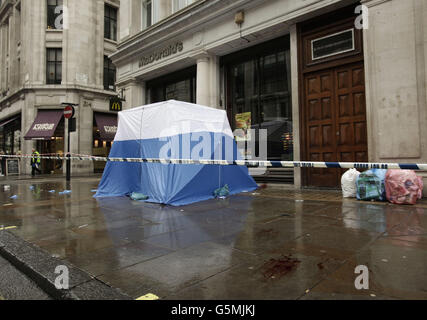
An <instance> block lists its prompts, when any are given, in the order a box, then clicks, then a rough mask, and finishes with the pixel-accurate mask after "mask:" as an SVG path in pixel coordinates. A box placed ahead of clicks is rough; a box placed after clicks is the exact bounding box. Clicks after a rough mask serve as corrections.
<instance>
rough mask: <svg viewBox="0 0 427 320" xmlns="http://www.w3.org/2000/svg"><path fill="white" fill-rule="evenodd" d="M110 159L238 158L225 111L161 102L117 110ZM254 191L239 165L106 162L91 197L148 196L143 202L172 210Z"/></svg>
mask: <svg viewBox="0 0 427 320" xmlns="http://www.w3.org/2000/svg"><path fill="white" fill-rule="evenodd" d="M110 157H111V158H142V159H146V158H153V159H192V160H200V159H211V160H240V159H241V155H240V153H239V151H238V149H237V144H236V142H235V140H234V136H233V132H232V131H231V128H230V124H229V122H228V118H227V114H226V112H225V111H224V110H218V109H214V108H209V107H205V106H200V105H195V104H191V103H186V102H180V101H175V100H171V101H166V102H161V103H156V104H152V105H147V106H143V107H139V108H135V109H131V110H126V111H122V112H120V113H119V117H118V129H117V134H116V137H115V139H114V144H113V147H112V149H111V152H110ZM225 185H228V186H229V190H230V195H234V194H238V193H241V192H250V191H253V190H256V189H257V188H258V186H257V184H256V183H255V181H254V180H253V178H252V177H251V176H250V175H249V173H248V169H247V168H246V167H242V166H231V165H230V166H220V165H195V164H162V163H124V162H108V163H107V166H106V168H105V171H104V175H103V177H102V180H101V182H100V185H99V187H98V192H97V193H96V195H95V197H97V198H101V197H121V196H127V195H130V194H132V193H141V194H144V195H147V196H148V197H149V199H148V200H147V201H148V202H152V203H160V204H167V205H173V206H181V205H187V204H190V203H194V202H199V201H204V200H208V199H213V198H214V192H215V190H217V189H219V188H222V187H224V186H225Z"/></svg>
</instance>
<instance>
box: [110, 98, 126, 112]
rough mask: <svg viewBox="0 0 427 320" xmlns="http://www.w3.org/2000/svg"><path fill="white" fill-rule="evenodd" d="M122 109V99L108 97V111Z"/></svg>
mask: <svg viewBox="0 0 427 320" xmlns="http://www.w3.org/2000/svg"><path fill="white" fill-rule="evenodd" d="M122 109H123V104H122V101H121V100H120V99H119V98H117V97H114V98H111V99H110V111H116V112H120V111H122Z"/></svg>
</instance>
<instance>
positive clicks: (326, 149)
mask: <svg viewBox="0 0 427 320" xmlns="http://www.w3.org/2000/svg"><path fill="white" fill-rule="evenodd" d="M304 86H305V88H304V91H305V92H304V118H305V119H304V124H305V137H306V139H305V140H306V145H305V155H306V158H307V159H306V160H309V161H326V162H335V161H341V162H367V161H368V148H367V125H366V98H365V75H364V64H363V62H357V63H353V64H349V65H344V66H339V67H335V68H329V69H326V70H322V71H318V72H314V73H308V74H305V75H304ZM342 173H343V170H339V169H307V170H306V172H305V179H306V180H305V184H306V185H307V186H314V187H338V186H339V185H340V178H341V175H342Z"/></svg>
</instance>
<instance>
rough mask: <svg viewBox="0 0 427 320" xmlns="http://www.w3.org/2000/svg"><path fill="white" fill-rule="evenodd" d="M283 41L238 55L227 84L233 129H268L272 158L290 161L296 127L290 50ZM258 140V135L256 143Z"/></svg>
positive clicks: (270, 155)
mask: <svg viewBox="0 0 427 320" xmlns="http://www.w3.org/2000/svg"><path fill="white" fill-rule="evenodd" d="M282 41H283V42H284V40H282ZM283 42H281V41H279V42H277V43H278V46H276V47H274V46H273V48H270V49H265V50H263V48H262V46H261V47H258V48H256V49H248V50H247V51H245V52H242V53H240V56H239V55H235V57H236V58H234V60H231V61H230V62H229V63H228V66H227V69H228V75H229V76H228V80H227V81H228V88H229V89H228V90H229V95H228V99H229V100H231V101H229V103H228V105H229V106H230V107H231V108H232V114H233V118H232V119H230V120H231V121H232V123H233V129H241V128H251V129H255V130H256V132H257V131H258V130H259V129H265V130H267V135H268V146H267V150H268V159H269V160H283V161H286V160H293V128H292V106H291V88H290V70H291V69H290V51H289V49H287V48H283V46H281V45H280V44H281V43H283ZM281 47H282V48H281ZM251 52H253V54H252V53H251ZM258 137H259V135H258V132H257V134H256V135H255V140H256V141H257V140H258ZM240 138H242V137H240ZM245 139H247V140H249V139H252V136H249V135H248V136H247V137H246V138H245Z"/></svg>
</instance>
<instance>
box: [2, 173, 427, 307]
mask: <svg viewBox="0 0 427 320" xmlns="http://www.w3.org/2000/svg"><path fill="white" fill-rule="evenodd" d="M98 182H99V179H98V178H80V179H74V180H73V182H72V183H71V184H67V183H65V182H63V181H60V180H57V179H56V180H52V181H43V180H35V181H31V180H28V181H17V182H5V181H2V182H0V191H1V192H0V228H2V226H3V227H8V228H12V229H9V231H10V232H12V233H14V234H15V235H17V236H19V237H21V238H23V239H24V240H27V241H29V242H31V243H33V244H35V245H37V246H39V247H41V248H42V249H44V250H46V251H48V252H49V253H50V254H51V255H52V256H54V257H56V258H60V259H63V260H64V261H68V262H70V263H72V264H73V265H75V266H76V267H78V268H80V269H81V270H84V271H86V272H88V273H89V274H91V275H92V276H94V277H96V278H98V279H99V280H101V281H103V282H105V283H107V284H109V285H111V286H113V287H115V288H118V289H120V290H121V291H122V292H124V293H126V294H128V295H130V296H132V297H134V298H138V297H140V296H143V295H145V294H147V293H153V294H156V295H158V296H159V297H161V298H162V299H425V298H426V292H427V291H426V290H427V289H426V287H425V284H426V283H427V278H426V272H425V270H426V268H425V267H426V265H427V256H426V255H427V232H426V229H427V202H426V201H425V200H424V201H421V203H420V204H419V205H417V206H395V205H390V204H387V203H372V202H357V201H355V200H352V199H342V198H341V194H340V193H339V192H337V191H318V190H315V191H313V190H302V191H301V190H293V189H291V188H271V187H269V188H266V189H262V190H259V191H256V192H253V193H245V194H241V195H237V196H233V197H230V198H228V199H225V200H211V201H205V202H202V203H198V204H193V205H189V206H184V207H169V206H161V205H156V204H149V203H143V202H135V201H131V200H130V199H129V198H127V197H121V198H106V199H94V198H93V194H94V193H93V190H94V189H96V188H97V184H98ZM5 187H6V188H5ZM53 190H55V192H53ZM64 190H71V191H72V192H71V193H70V194H67V195H60V194H59V192H62V191H64ZM50 191H52V192H50ZM13 195H17V198H16V199H10V197H11V196H13ZM0 232H1V231H0ZM359 265H366V266H367V267H368V268H369V271H370V289H369V290H362V291H361V290H357V289H356V288H355V285H354V281H355V278H356V276H357V275H355V268H356V267H357V266H359Z"/></svg>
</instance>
